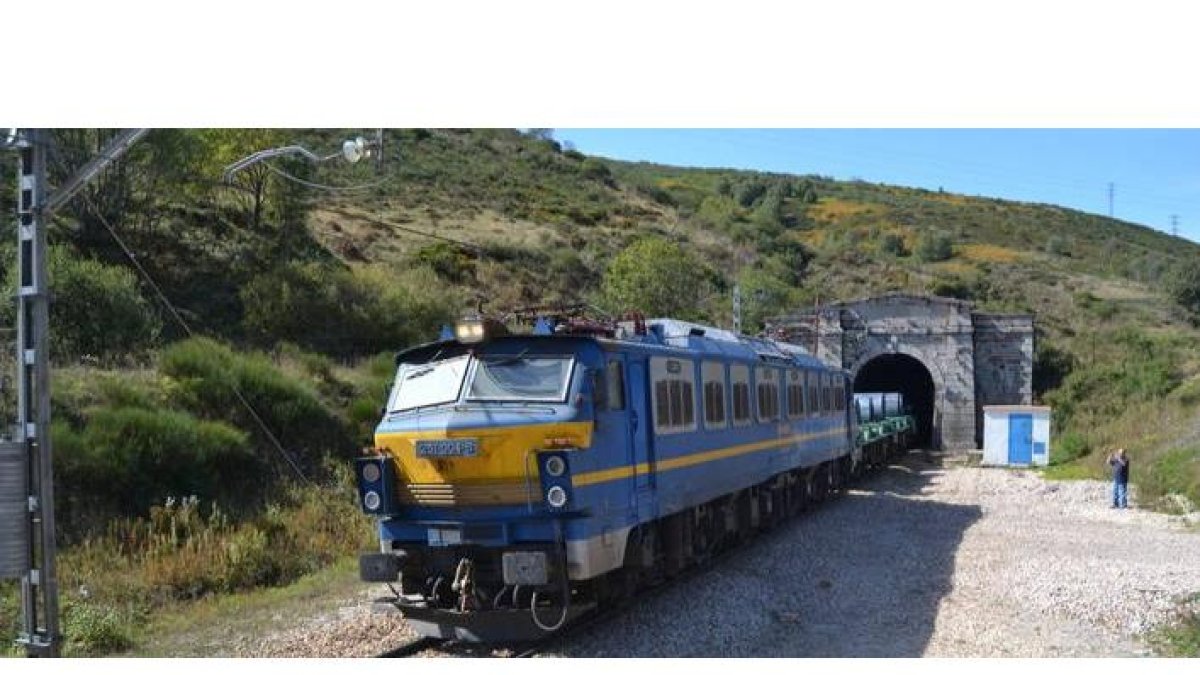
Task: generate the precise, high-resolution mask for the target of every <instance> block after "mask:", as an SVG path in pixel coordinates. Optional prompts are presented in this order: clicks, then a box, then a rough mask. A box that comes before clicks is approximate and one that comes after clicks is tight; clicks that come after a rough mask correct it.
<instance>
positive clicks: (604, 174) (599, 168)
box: [579, 157, 612, 184]
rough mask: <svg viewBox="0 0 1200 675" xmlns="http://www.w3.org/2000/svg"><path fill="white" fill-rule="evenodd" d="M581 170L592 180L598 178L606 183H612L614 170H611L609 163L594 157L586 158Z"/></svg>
mask: <svg viewBox="0 0 1200 675" xmlns="http://www.w3.org/2000/svg"><path fill="white" fill-rule="evenodd" d="M579 170H580V171H581V172H582V173H583V175H584V176H586V177H588V178H591V179H592V180H598V181H600V182H602V183H605V184H611V183H612V171H610V170H609V168H608V165H607V164H605V163H604V162H602V161H600V160H598V159H596V158H594V157H589V158H588V159H585V160H584V161H583V164H582V165H580V167H579Z"/></svg>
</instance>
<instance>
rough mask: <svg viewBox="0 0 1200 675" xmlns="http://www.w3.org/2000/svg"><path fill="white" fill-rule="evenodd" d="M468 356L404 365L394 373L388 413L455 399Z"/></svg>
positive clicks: (460, 385)
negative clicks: (394, 382) (394, 377)
mask: <svg viewBox="0 0 1200 675" xmlns="http://www.w3.org/2000/svg"><path fill="white" fill-rule="evenodd" d="M468 358H469V357H468V356H466V355H463V356H459V357H456V358H453V359H446V360H445V361H437V362H434V363H405V364H402V365H401V366H400V370H399V371H397V373H396V384H395V386H394V387H392V397H391V400H390V401H389V403H388V411H389V412H402V411H404V410H412V409H414V408H421V407H424V406H430V405H440V404H442V403H452V402H454V401H457V400H458V392H459V391H461V390H462V383H463V378H464V377H466V374H467V363H468Z"/></svg>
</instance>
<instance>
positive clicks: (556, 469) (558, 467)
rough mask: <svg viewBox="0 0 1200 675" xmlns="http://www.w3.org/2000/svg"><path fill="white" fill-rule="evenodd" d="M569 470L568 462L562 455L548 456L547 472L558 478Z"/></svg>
mask: <svg viewBox="0 0 1200 675" xmlns="http://www.w3.org/2000/svg"><path fill="white" fill-rule="evenodd" d="M566 470H567V463H566V462H564V461H563V458H562V457H558V456H553V457H547V458H546V473H547V474H549V475H551V476H554V477H555V478H558V477H559V476H561V475H563V473H564V472H566Z"/></svg>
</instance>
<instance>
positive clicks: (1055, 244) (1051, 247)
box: [1046, 235, 1071, 256]
mask: <svg viewBox="0 0 1200 675" xmlns="http://www.w3.org/2000/svg"><path fill="white" fill-rule="evenodd" d="M1046 252H1047V253H1049V254H1050V255H1060V256H1070V255H1071V247H1070V245H1069V244H1068V243H1067V240H1066V239H1064V238H1063V237H1060V236H1058V235H1054V236H1052V237H1050V238H1049V239H1047V240H1046Z"/></svg>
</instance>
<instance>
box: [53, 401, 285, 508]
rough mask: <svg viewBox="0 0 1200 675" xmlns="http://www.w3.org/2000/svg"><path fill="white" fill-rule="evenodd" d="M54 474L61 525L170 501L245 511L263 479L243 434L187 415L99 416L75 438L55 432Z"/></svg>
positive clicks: (115, 412)
mask: <svg viewBox="0 0 1200 675" xmlns="http://www.w3.org/2000/svg"><path fill="white" fill-rule="evenodd" d="M51 433H52V438H53V439H54V443H55V445H56V450H57V452H55V455H54V457H55V460H56V461H55V470H56V472H57V473H58V476H59V480H60V483H61V486H62V489H61V490H58V491H56V495H57V496H58V497H59V500H60V501H61V502H62V507H63V511H64V513H65V514H72V515H73V516H74V518H64V522H68V521H71V520H78V523H81V524H82V523H86V525H85V526H94V525H95V524H96V523H95V522H88V521H94V520H95V519H96V516H105V515H112V514H124V515H137V514H141V513H145V512H146V511H147V510H148V509H149V508H150V506H151V505H152V504H155V503H159V502H161V501H163V500H164V499H166V498H167V497H169V496H182V495H197V496H200V497H203V498H205V499H209V500H219V501H221V502H223V503H229V504H246V503H247V500H246V498H247V495H248V494H250V493H251V492H252V491H251V490H250V488H252V487H253V486H255V485H256V484H257V482H258V481H260V480H261V479H262V477H263V476H264V469H265V466H264V464H263V462H262V461H261V460H260V459H259V458H258V457H256V456H255V455H254V454H253V453H252V452H251V451H250V446H249V443H248V441H247V437H246V434H244V433H242V432H240V431H238V430H237V429H233V428H231V427H229V426H228V425H226V424H224V423H221V422H207V421H202V420H198V419H196V418H194V417H192V416H191V415H188V414H186V413H181V412H176V411H171V410H153V411H152V410H145V409H140V408H101V409H99V410H96V411H94V412H91V413H90V414H89V415H88V416H87V424H86V426H84V427H83V428H82V429H81V430H75V429H71V428H70V427H69V426H67V425H64V424H61V423H59V424H55V425H54V426H53V427H52V430H51Z"/></svg>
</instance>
